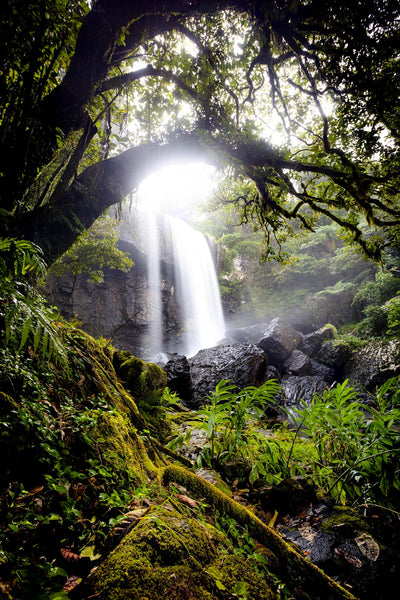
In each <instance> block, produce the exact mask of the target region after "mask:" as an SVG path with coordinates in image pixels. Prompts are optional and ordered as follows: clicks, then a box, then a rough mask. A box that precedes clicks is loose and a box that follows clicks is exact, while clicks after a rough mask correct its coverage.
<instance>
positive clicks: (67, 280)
mask: <svg viewBox="0 0 400 600" xmlns="http://www.w3.org/2000/svg"><path fill="white" fill-rule="evenodd" d="M118 245H119V248H120V249H122V250H123V251H125V252H127V253H129V255H130V257H131V258H132V260H133V262H134V267H133V268H131V269H130V270H129V271H128V272H127V273H123V272H122V271H118V270H112V269H108V268H105V269H104V281H103V282H102V283H94V282H93V281H88V277H87V275H86V274H85V273H81V274H78V275H76V277H74V276H73V275H72V274H64V275H63V276H62V277H55V276H54V275H50V277H49V278H48V282H47V284H46V297H47V299H48V301H49V302H50V304H53V305H55V306H57V307H58V308H59V310H60V312H61V314H62V315H63V316H64V317H65V318H67V319H71V318H77V319H78V320H79V321H80V322H81V323H82V328H83V329H84V330H85V331H86V332H87V333H89V334H90V335H93V336H94V337H100V336H102V337H104V338H106V339H107V338H112V343H113V346H114V347H116V348H121V349H127V350H129V351H130V352H132V353H133V354H135V355H140V356H150V355H151V352H150V348H151V347H152V345H154V340H152V339H150V332H151V320H152V318H153V317H152V310H151V304H150V299H149V285H148V278H147V267H146V256H145V254H144V253H143V252H142V251H141V250H140V249H139V248H138V247H137V246H136V245H135V244H134V243H128V242H123V241H120V242H119V244H118ZM161 268H162V276H161V289H162V313H163V315H162V318H163V323H164V324H165V326H166V328H165V330H164V342H165V346H166V347H167V346H168V345H169V344H171V345H173V344H174V343H176V340H177V336H178V333H179V331H180V330H181V328H182V318H181V311H180V307H179V305H178V303H177V298H176V294H174V293H173V289H174V282H173V276H172V270H171V267H170V265H169V264H168V263H167V262H166V261H162V264H161Z"/></svg>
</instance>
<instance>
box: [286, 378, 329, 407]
mask: <svg viewBox="0 0 400 600" xmlns="http://www.w3.org/2000/svg"><path fill="white" fill-rule="evenodd" d="M281 385H282V387H283V391H284V394H285V404H286V405H287V406H294V405H297V404H300V401H301V400H303V401H304V402H306V403H307V404H309V403H310V402H311V400H312V399H313V397H314V395H315V394H319V395H322V393H323V391H324V390H325V389H327V388H328V387H329V383H328V382H327V381H326V379H325V378H324V377H321V376H320V375H305V376H303V377H299V376H297V375H287V376H285V377H283V379H282V381H281Z"/></svg>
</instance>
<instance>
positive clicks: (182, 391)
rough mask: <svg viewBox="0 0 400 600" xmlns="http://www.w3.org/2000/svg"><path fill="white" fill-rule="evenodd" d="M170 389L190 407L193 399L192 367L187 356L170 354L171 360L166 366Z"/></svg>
mask: <svg viewBox="0 0 400 600" xmlns="http://www.w3.org/2000/svg"><path fill="white" fill-rule="evenodd" d="M163 368H164V371H165V373H166V375H167V385H168V387H169V389H170V390H171V391H173V392H176V393H177V394H178V396H179V397H180V398H181V399H182V400H183V402H184V403H185V404H188V405H190V403H191V401H192V399H193V390H192V379H191V376H190V365H189V361H188V359H187V358H186V356H183V355H182V354H176V353H175V354H169V360H168V362H167V363H166V364H165V365H164V367H163Z"/></svg>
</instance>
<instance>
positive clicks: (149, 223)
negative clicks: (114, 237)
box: [140, 211, 162, 356]
mask: <svg viewBox="0 0 400 600" xmlns="http://www.w3.org/2000/svg"><path fill="white" fill-rule="evenodd" d="M141 221H142V225H143V227H142V228H141V229H140V237H141V243H142V245H143V246H144V247H145V248H146V250H147V252H146V254H147V278H148V288H147V307H148V319H149V323H150V327H149V335H148V346H149V351H150V355H152V356H154V355H155V354H157V352H160V351H161V349H160V344H161V343H162V299H161V270H160V255H161V252H160V242H161V238H160V230H159V223H158V219H157V215H156V214H155V213H152V212H148V211H144V212H143V213H142V215H141Z"/></svg>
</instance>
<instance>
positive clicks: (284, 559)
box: [162, 465, 355, 600]
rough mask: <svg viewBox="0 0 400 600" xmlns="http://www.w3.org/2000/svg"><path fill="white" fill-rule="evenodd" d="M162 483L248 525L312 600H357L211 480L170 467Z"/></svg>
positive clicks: (293, 583)
mask: <svg viewBox="0 0 400 600" xmlns="http://www.w3.org/2000/svg"><path fill="white" fill-rule="evenodd" d="M162 482H163V483H164V485H168V484H169V483H177V484H179V485H182V486H184V487H185V488H187V489H188V490H190V492H191V493H192V494H193V495H194V496H196V497H198V498H202V499H205V501H206V502H207V503H208V504H210V505H212V506H213V507H214V508H217V509H218V510H219V511H221V512H222V513H223V514H224V515H227V516H229V517H231V518H232V519H235V520H236V521H237V522H238V523H240V524H241V525H244V526H246V527H247V528H248V531H249V533H250V535H251V536H253V537H254V539H256V540H257V541H259V542H260V543H261V544H263V545H265V546H267V547H268V548H269V549H270V550H272V552H273V553H274V554H275V555H276V556H277V558H278V560H279V563H280V566H281V568H282V569H283V570H284V572H285V575H286V577H287V581H288V583H289V585H290V586H292V587H293V588H301V589H302V590H303V591H304V592H306V593H308V594H310V595H311V597H312V598H313V600H318V599H320V600H355V596H353V595H352V594H351V593H350V592H348V591H347V590H345V589H344V588H343V587H341V586H340V585H339V584H338V583H336V582H335V581H334V580H332V579H331V578H330V577H328V576H327V575H325V573H323V572H322V571H321V570H320V569H319V568H318V567H317V566H316V565H314V564H313V563H311V562H310V561H309V560H308V559H307V558H305V557H304V556H303V555H302V554H301V553H300V551H298V550H296V549H295V548H294V547H293V546H291V545H289V544H288V543H286V542H285V541H284V540H283V539H282V537H281V536H280V535H279V534H278V533H277V532H276V531H275V530H274V529H273V528H271V527H268V526H267V525H265V524H264V523H263V522H262V521H261V520H260V519H258V517H256V516H255V515H254V514H253V513H252V512H251V511H250V510H248V509H247V508H245V507H244V506H241V505H240V504H238V503H237V502H235V501H234V500H232V499H231V498H228V496H226V495H225V494H223V493H222V492H220V491H219V490H218V489H216V488H215V487H214V486H213V485H212V484H210V483H209V482H208V481H206V480H204V479H202V478H200V477H198V476H196V475H195V474H193V473H191V472H190V471H187V470H186V469H184V468H182V467H178V466H176V465H168V466H167V467H166V468H165V469H164V470H163V473H162Z"/></svg>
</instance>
